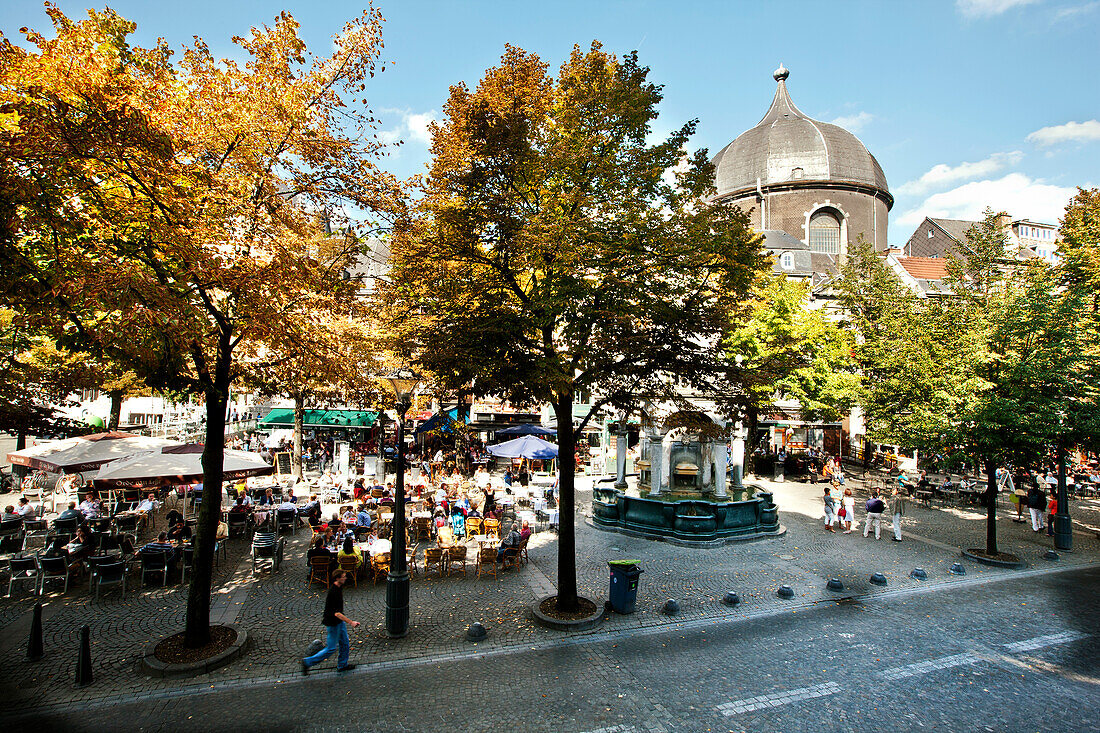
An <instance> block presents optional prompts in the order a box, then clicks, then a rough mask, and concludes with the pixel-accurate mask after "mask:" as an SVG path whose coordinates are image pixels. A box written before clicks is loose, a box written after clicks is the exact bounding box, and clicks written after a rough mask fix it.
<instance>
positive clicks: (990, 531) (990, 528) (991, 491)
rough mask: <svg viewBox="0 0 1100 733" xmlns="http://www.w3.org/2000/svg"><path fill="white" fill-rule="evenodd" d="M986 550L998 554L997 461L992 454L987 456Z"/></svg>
mask: <svg viewBox="0 0 1100 733" xmlns="http://www.w3.org/2000/svg"><path fill="white" fill-rule="evenodd" d="M985 506H986V512H987V513H986V522H985V551H986V553H987V554H989V555H996V554H997V462H996V461H995V460H994V459H993V458H992V457H990V456H986V458H985Z"/></svg>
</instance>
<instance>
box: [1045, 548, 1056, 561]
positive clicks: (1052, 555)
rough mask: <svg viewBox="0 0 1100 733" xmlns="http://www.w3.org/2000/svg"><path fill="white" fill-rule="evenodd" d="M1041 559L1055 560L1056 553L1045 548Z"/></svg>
mask: <svg viewBox="0 0 1100 733" xmlns="http://www.w3.org/2000/svg"><path fill="white" fill-rule="evenodd" d="M1043 559H1044V560H1057V559H1058V553H1057V552H1055V551H1054V550H1047V551H1046V553H1044V554H1043Z"/></svg>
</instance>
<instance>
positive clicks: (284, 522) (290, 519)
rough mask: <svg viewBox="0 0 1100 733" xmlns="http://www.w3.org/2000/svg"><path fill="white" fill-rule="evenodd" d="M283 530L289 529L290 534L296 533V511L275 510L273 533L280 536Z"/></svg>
mask: <svg viewBox="0 0 1100 733" xmlns="http://www.w3.org/2000/svg"><path fill="white" fill-rule="evenodd" d="M284 529H289V530H290V533H291V534H297V533H298V510H297V509H277V510H275V533H276V534H282V532H283V530H284Z"/></svg>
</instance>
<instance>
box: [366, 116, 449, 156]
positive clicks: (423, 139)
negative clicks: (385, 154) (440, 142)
mask: <svg viewBox="0 0 1100 733" xmlns="http://www.w3.org/2000/svg"><path fill="white" fill-rule="evenodd" d="M437 114H438V113H437V112H436V111H435V110H434V109H433V110H430V111H428V112H413V111H412V110H409V109H393V108H387V109H382V110H379V115H380V116H381V117H382V118H383V119H387V118H389V119H392V118H393V117H394V116H396V117H398V118H399V122H398V123H397V124H396V125H395V126H393V127H390V128H387V129H384V130H380V131H379V132H378V137H380V138H381V139H382V142H384V143H386V144H387V145H393V144H394V143H396V142H398V141H404V142H406V143H408V142H410V141H411V142H416V143H420V144H422V145H430V144H431V142H432V136H431V132H430V130H429V129H428V127H429V125H431V123H433V122H436V121H437V117H436V115H437ZM390 155H397V149H392V150H390Z"/></svg>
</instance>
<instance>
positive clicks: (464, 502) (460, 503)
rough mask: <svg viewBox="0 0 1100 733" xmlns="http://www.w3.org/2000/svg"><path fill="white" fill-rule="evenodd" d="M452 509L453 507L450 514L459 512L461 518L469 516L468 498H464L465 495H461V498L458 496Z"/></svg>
mask: <svg viewBox="0 0 1100 733" xmlns="http://www.w3.org/2000/svg"><path fill="white" fill-rule="evenodd" d="M452 507H453V508H452V509H451V511H452V513H453V512H461V513H462V516H464V517H468V516H470V500H469V499H468V498H466V495H465V494H462V495H461V496H459V497H458V500H457V501H455V502H454V504H453V505H452Z"/></svg>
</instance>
